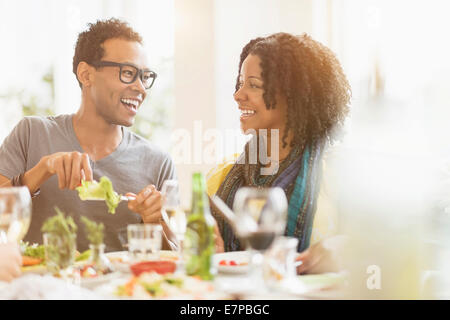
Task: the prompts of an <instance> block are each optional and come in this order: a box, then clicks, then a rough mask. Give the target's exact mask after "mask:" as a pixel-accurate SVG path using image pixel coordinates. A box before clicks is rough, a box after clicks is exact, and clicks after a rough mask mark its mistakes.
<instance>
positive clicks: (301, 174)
mask: <svg viewBox="0 0 450 320" xmlns="http://www.w3.org/2000/svg"><path fill="white" fill-rule="evenodd" d="M322 151H323V143H316V144H314V145H312V146H307V147H305V148H304V149H303V150H300V149H299V148H293V150H292V151H291V152H290V154H289V156H288V157H287V158H286V160H284V161H282V162H281V163H280V166H279V169H278V172H277V173H276V174H275V175H272V176H260V175H259V173H260V165H249V164H247V163H245V164H240V163H242V157H245V154H246V153H247V152H248V144H247V145H246V148H245V151H244V153H243V154H242V155H241V156H240V157H239V159H238V161H237V162H236V163H235V164H234V166H233V167H232V168H231V170H230V172H229V173H228V175H227V176H226V178H225V179H224V181H223V182H222V184H221V185H220V187H219V190H218V191H217V193H216V195H217V196H219V197H220V198H221V199H222V200H223V201H224V202H225V203H226V204H227V205H228V206H229V207H230V208H232V206H233V201H234V196H235V194H236V191H237V190H238V189H239V188H240V187H242V186H259V187H276V186H277V187H280V188H282V189H283V190H284V192H285V194H286V196H287V199H288V202H289V207H288V218H287V225H286V230H285V235H288V236H293V237H296V238H298V239H299V245H298V248H297V250H298V251H299V252H301V251H304V250H305V249H307V248H308V247H309V243H310V238H311V233H312V225H313V222H314V215H315V211H316V203H317V197H318V192H319V189H320V179H321V159H322ZM240 160H241V161H240ZM212 213H213V215H214V217H215V218H216V220H217V224H218V227H219V230H220V232H221V235H222V237H223V240H224V244H225V251H236V250H243V249H244V248H242V247H241V244H240V242H239V239H238V238H237V237H236V235H235V234H234V232H233V230H232V229H231V226H230V225H229V224H228V223H227V221H225V220H224V219H223V218H222V216H221V215H220V214H219V213H217V212H215V210H214V209H213V210H212Z"/></svg>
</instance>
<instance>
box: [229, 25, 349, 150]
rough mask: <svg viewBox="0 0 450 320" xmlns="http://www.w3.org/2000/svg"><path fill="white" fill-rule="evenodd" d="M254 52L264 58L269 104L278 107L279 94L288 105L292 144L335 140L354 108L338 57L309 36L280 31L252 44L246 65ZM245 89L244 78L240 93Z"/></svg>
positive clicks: (245, 53) (244, 53)
mask: <svg viewBox="0 0 450 320" xmlns="http://www.w3.org/2000/svg"><path fill="white" fill-rule="evenodd" d="M249 54H252V55H257V56H258V57H259V58H260V59H261V69H262V74H261V76H262V79H263V82H264V85H263V89H264V94H263V98H264V102H265V104H266V107H267V109H271V108H275V107H276V104H277V101H276V96H277V94H281V95H282V96H283V97H284V98H285V99H286V100H285V101H286V102H287V119H286V123H287V125H286V129H285V131H284V133H283V137H282V141H283V147H285V146H286V145H287V142H286V138H287V134H288V131H289V130H292V131H293V140H292V142H291V146H295V145H297V146H304V145H306V144H309V143H313V142H315V141H318V139H324V140H328V141H329V142H332V141H333V140H334V137H333V136H334V134H333V132H334V130H335V129H336V127H337V125H342V124H343V122H344V120H345V117H346V115H347V113H348V110H349V107H348V105H349V102H350V97H351V88H350V85H349V83H348V81H347V78H346V76H345V74H344V72H343V70H342V67H341V65H340V63H339V61H338V60H337V58H336V56H335V54H334V53H333V52H332V51H331V50H330V49H328V48H327V47H325V46H324V45H322V44H321V43H319V42H317V41H315V40H313V39H312V38H311V37H310V36H309V35H307V34H302V35H301V36H293V35H291V34H288V33H276V34H272V35H270V36H268V37H264V38H256V39H253V40H251V41H250V42H249V43H248V44H247V45H246V46H245V47H244V48H243V50H242V53H241V57H240V62H239V73H240V71H241V67H242V63H243V62H244V60H245V58H247V56H248V55H249ZM238 89H239V75H238V77H237V81H236V91H237V90H238Z"/></svg>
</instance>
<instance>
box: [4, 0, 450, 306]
mask: <svg viewBox="0 0 450 320" xmlns="http://www.w3.org/2000/svg"><path fill="white" fill-rule="evenodd" d="M449 8H450V4H449V3H448V2H447V1H444V0H442V1H438V0H431V1H406V0H397V1H387V0H165V1H156V0H126V1H125V0H89V1H87V0H77V1H75V0H68V1H57V0H16V1H10V0H1V1H0V36H1V39H2V41H3V45H2V49H3V50H1V52H0V58H1V61H2V62H3V63H2V68H1V70H2V75H1V77H0V107H1V110H2V112H1V113H0V141H2V140H3V139H4V137H5V136H6V135H7V134H8V133H9V132H10V130H11V129H12V128H13V127H14V126H15V124H16V123H17V122H18V121H19V119H21V118H22V117H23V116H24V115H32V114H37V115H49V114H59V113H73V112H76V110H77V109H78V107H79V105H80V89H79V87H78V84H77V82H76V79H75V76H74V75H73V73H72V57H73V51H74V45H75V42H76V38H77V35H78V33H79V32H81V31H83V30H84V29H86V27H87V23H89V22H94V21H96V20H97V19H105V18H110V17H118V18H122V19H124V20H126V21H128V22H129V23H130V25H131V26H132V27H133V28H135V30H137V31H138V32H139V33H140V34H141V35H142V36H143V39H144V44H145V47H146V50H147V52H148V56H149V61H150V63H151V66H152V68H153V69H154V70H155V71H156V72H157V73H158V78H157V81H156V83H155V85H154V87H153V88H152V89H151V92H150V94H149V95H148V98H147V99H146V101H145V103H144V105H143V106H142V107H141V109H140V112H139V115H138V118H137V119H136V124H135V126H134V127H133V128H132V129H133V130H134V131H135V132H137V133H138V134H140V135H142V136H144V137H146V138H148V139H149V140H150V141H152V143H154V144H156V145H157V146H159V147H160V148H161V149H163V150H166V151H167V152H170V153H171V154H172V156H173V157H174V160H175V162H176V165H177V174H178V177H179V179H180V183H181V188H182V190H183V199H182V201H183V203H184V204H185V205H186V206H189V203H190V179H191V174H192V172H193V171H194V170H201V171H203V172H204V173H205V174H206V173H207V172H208V170H210V169H211V168H213V167H214V166H215V165H217V164H218V163H219V162H220V160H221V159H222V158H223V157H225V156H229V155H231V154H233V153H236V152H241V151H242V146H243V144H244V143H245V141H246V138H245V137H244V136H243V135H242V134H241V133H240V132H239V112H238V109H237V106H236V103H235V102H234V100H233V96H232V94H233V92H234V85H235V79H236V76H237V73H238V62H239V55H240V52H241V49H242V47H243V46H244V45H245V44H246V43H247V42H248V41H249V40H251V39H253V38H255V37H258V36H266V35H269V34H272V33H275V32H280V31H283V32H289V33H294V34H301V33H303V32H306V33H308V34H310V35H311V36H312V37H313V38H314V39H316V40H318V41H320V42H322V43H324V44H325V45H327V46H329V47H330V48H331V49H332V50H333V51H334V52H335V53H336V54H337V56H338V58H339V60H340V61H341V63H342V66H343V69H344V71H345V73H346V74H347V77H348V79H349V81H350V84H351V86H352V91H353V98H352V104H351V114H350V116H349V118H348V121H347V123H346V126H345V130H344V131H345V132H344V134H343V139H342V141H341V142H339V143H337V144H336V145H335V146H334V147H333V148H330V150H329V152H328V154H327V156H326V161H327V170H326V172H325V176H326V180H327V182H328V185H329V188H328V190H330V198H332V199H333V201H334V202H335V205H336V208H338V211H339V214H340V215H339V225H338V226H336V230H340V231H341V232H347V233H352V234H353V235H354V236H355V238H358V237H363V238H364V241H363V242H359V243H363V244H364V245H362V246H361V247H358V248H354V250H356V251H357V252H358V255H359V256H360V257H361V259H360V260H359V262H358V263H360V265H361V266H366V265H370V264H376V265H379V266H380V267H381V270H382V272H383V270H384V271H385V273H384V274H386V277H385V278H383V279H384V280H383V281H384V282H383V284H384V288H387V289H386V290H387V291H383V293H380V292H381V291H377V290H375V291H373V290H372V291H370V290H368V289H367V288H365V287H364V286H362V287H364V288H362V287H358V288H356V289H355V290H360V291H361V295H362V296H364V295H366V296H367V297H379V296H380V294H381V295H382V296H383V297H397V298H398V297H400V298H404V297H423V296H424V295H427V294H430V293H427V292H428V291H427V290H428V289H429V286H431V287H430V288H432V289H430V290H432V291H433V292H434V293H433V294H436V292H440V293H439V294H441V295H444V296H445V295H446V294H447V293H446V288H447V286H446V285H442V283H445V281H447V280H446V278H445V276H443V275H442V274H440V273H439V270H443V269H445V268H447V267H448V266H450V263H449V262H448V261H449V260H450V259H448V258H447V256H448V252H449V250H448V248H447V243H449V244H450V227H447V225H448V223H447V217H446V211H445V208H446V207H447V204H448V205H450V201H448V202H447V198H450V197H449V196H448V195H447V193H449V194H450V190H449V189H447V188H446V187H445V183H446V181H447V179H448V178H449V177H450V176H449V175H448V174H447V171H446V170H445V168H446V167H447V166H446V163H447V158H448V156H449V155H450V148H449V147H450V143H449V142H448V141H449V138H450V129H449V126H448V125H447V123H448V119H450V108H449V107H450V82H449V81H448V79H447V75H448V74H449V71H450V60H449V59H448V57H449V56H450V42H449V41H448V35H447V32H448V30H450V20H449V19H448V17H447V15H448V12H449V10H448V9H449ZM180 145H182V146H186V145H187V146H188V147H187V148H186V147H183V148H180ZM443 185H444V187H441V186H443ZM448 186H450V184H449V185H448ZM449 212H450V210H449ZM368 248H370V249H374V248H376V250H375V251H374V250H368ZM389 250H390V251H389ZM367 252H370V253H371V254H367ZM373 252H376V253H377V254H376V255H372V253H373ZM400 252H401V253H402V254H398V253H400ZM365 254H366V255H365ZM358 263H355V264H354V266H356V265H358ZM361 270H363V269H359V272H361V279H364V277H367V274H366V273H365V269H364V271H361ZM424 270H426V271H427V273H424V272H423V271H424ZM447 270H448V269H447ZM428 271H432V272H428ZM434 271H436V272H437V273H433V272H434ZM399 273H400V274H402V275H404V277H403V278H402V277H399V276H398V275H399ZM430 275H431V276H430ZM435 276H436V277H438V278H439V277H441V278H439V279H441V280H442V279H443V280H442V281H435V279H436V278H433V277H435ZM430 279H431V280H430ZM361 281H363V280H361ZM424 281H425V282H426V283H425V284H424ZM437 282H438V283H440V284H441V285H440V286H441V287H440V288H436V286H437V284H436V283H437ZM361 283H362V282H361ZM449 287H450V286H449ZM392 288H400V291H398V290H397V289H392ZM424 288H425V289H424ZM424 292H425V293H424Z"/></svg>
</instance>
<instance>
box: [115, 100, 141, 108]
mask: <svg viewBox="0 0 450 320" xmlns="http://www.w3.org/2000/svg"><path fill="white" fill-rule="evenodd" d="M120 101H122V102H123V103H126V104H131V105H133V106H134V107H135V108H137V106H138V105H139V101H137V100H132V99H120Z"/></svg>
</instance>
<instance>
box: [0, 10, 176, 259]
mask: <svg viewBox="0 0 450 320" xmlns="http://www.w3.org/2000/svg"><path fill="white" fill-rule="evenodd" d="M73 72H74V74H75V75H76V78H77V80H78V82H79V85H80V87H81V106H80V108H79V109H78V111H77V112H76V113H75V114H65V115H59V116H55V117H46V118H42V117H25V118H24V119H23V120H21V121H20V122H19V124H18V125H17V126H16V127H15V128H14V130H13V131H12V132H11V134H10V135H9V136H8V137H7V138H6V139H5V140H4V142H3V145H2V146H1V147H0V186H2V187H8V186H11V185H25V186H27V187H28V188H29V190H30V193H31V194H32V195H33V217H32V221H31V226H30V229H29V231H28V234H27V235H26V237H25V240H26V241H29V242H32V243H34V242H39V243H40V242H42V234H41V231H40V230H41V227H42V224H43V222H44V221H45V220H46V219H47V218H48V217H50V216H53V215H54V214H55V209H54V208H55V207H58V208H59V209H61V210H62V211H63V212H65V213H66V214H69V215H71V216H72V217H73V218H74V219H75V222H76V223H77V225H78V226H80V228H79V231H78V234H77V248H78V250H79V251H82V250H85V249H87V248H88V245H89V243H88V241H87V239H86V235H85V232H84V227H82V226H83V225H82V224H81V223H80V217H81V216H86V217H88V218H90V219H92V220H94V221H97V222H102V223H103V224H104V225H105V239H104V242H105V245H106V250H107V251H116V250H123V249H124V246H123V245H124V244H125V243H126V242H127V236H126V227H127V225H128V224H132V223H140V222H144V223H159V222H160V218H161V212H160V211H161V196H160V193H159V192H158V190H160V188H161V186H162V184H163V182H164V180H166V179H172V178H173V177H174V175H175V169H174V165H173V163H172V160H171V159H170V157H169V156H168V155H167V154H165V153H163V152H161V151H159V150H157V149H156V148H155V147H153V146H152V145H151V144H149V142H148V141H146V140H145V139H143V138H141V137H139V136H137V135H136V134H134V133H131V132H130V131H128V130H127V129H125V128H124V127H129V126H131V125H132V124H133V122H134V118H135V116H136V113H137V111H138V109H139V107H140V105H141V104H142V102H143V100H144V99H145V97H146V95H147V92H148V89H150V87H151V86H152V85H153V82H154V80H155V78H156V74H155V73H154V72H153V71H151V70H150V69H149V66H148V61H147V58H146V55H145V53H144V49H143V47H142V39H141V37H140V35H139V34H138V33H136V32H135V31H133V30H132V29H131V28H130V27H129V26H128V24H127V23H124V22H122V21H120V20H117V19H110V20H105V21H97V22H96V23H95V24H89V29H88V30H86V31H85V32H82V33H80V34H79V36H78V40H77V44H76V47H75V55H74V58H73ZM102 176H107V177H108V178H109V179H110V180H111V181H112V183H113V186H114V189H115V191H116V192H118V193H120V194H125V193H134V194H135V195H136V200H132V201H129V202H128V203H126V202H122V203H120V204H119V206H118V208H117V210H116V213H115V214H109V213H108V210H107V207H106V204H105V203H104V202H103V201H81V200H80V199H79V197H78V192H77V191H76V190H75V188H76V187H77V186H79V185H80V183H81V180H82V179H86V180H92V179H94V180H97V181H98V180H99V179H100V177H102Z"/></svg>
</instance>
